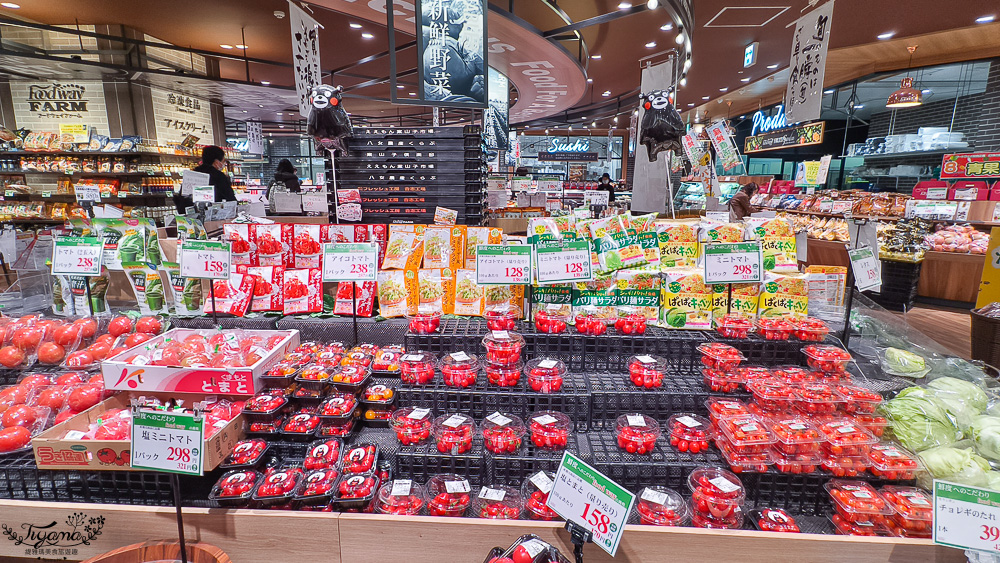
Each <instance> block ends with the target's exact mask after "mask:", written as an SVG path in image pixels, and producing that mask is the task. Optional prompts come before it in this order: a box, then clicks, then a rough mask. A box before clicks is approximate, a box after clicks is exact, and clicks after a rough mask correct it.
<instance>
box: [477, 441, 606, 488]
mask: <svg viewBox="0 0 1000 563" xmlns="http://www.w3.org/2000/svg"><path fill="white" fill-rule="evenodd" d="M587 444H588V441H587V438H586V434H583V433H577V432H571V433H570V435H569V441H568V442H567V444H566V449H565V450H547V449H544V448H539V447H536V446H535V445H534V444H532V443H531V433H530V432H529V433H528V434H526V435H525V437H524V445H522V446H521V448H520V450H518V451H517V452H515V453H513V454H492V458H493V475H492V482H493V483H497V484H501V485H507V486H509V487H517V488H519V489H520V488H521V485H522V484H523V483H524V480H525V479H527V478H528V477H531V476H532V475H534V474H535V473H538V472H539V471H551V472H552V473H555V472H556V470H557V469H558V468H559V462H560V460H562V458H563V452H565V451H568V452H570V453H572V454H574V455H576V456H577V457H579V458H580V459H582V460H584V461H586V462H588V463H589V462H590V460H591V455H590V448H589V447H587Z"/></svg>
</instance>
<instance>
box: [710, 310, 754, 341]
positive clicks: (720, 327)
mask: <svg viewBox="0 0 1000 563" xmlns="http://www.w3.org/2000/svg"><path fill="white" fill-rule="evenodd" d="M715 330H716V331H718V333H719V334H720V335H721V336H722V337H723V338H746V337H747V335H749V334H750V331H751V330H753V320H752V319H751V318H750V317H747V316H746V315H741V314H739V313H730V314H728V315H723V316H722V318H721V319H719V320H717V321H715Z"/></svg>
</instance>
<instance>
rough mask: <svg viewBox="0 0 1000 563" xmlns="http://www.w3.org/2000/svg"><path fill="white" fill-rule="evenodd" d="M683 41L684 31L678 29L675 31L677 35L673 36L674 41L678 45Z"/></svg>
mask: <svg viewBox="0 0 1000 563" xmlns="http://www.w3.org/2000/svg"><path fill="white" fill-rule="evenodd" d="M683 42H684V32H683V31H678V32H677V37H674V43H677V44H678V45H680V44H681V43H683Z"/></svg>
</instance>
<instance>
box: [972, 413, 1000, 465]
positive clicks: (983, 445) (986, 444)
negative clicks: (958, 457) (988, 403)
mask: <svg viewBox="0 0 1000 563" xmlns="http://www.w3.org/2000/svg"><path fill="white" fill-rule="evenodd" d="M969 431H970V433H971V434H972V443H973V444H975V446H976V451H977V452H979V455H981V456H983V457H985V458H986V459H992V460H996V461H1000V417H996V416H988V415H980V416H977V417H974V418H973V419H972V421H971V422H970V424H969Z"/></svg>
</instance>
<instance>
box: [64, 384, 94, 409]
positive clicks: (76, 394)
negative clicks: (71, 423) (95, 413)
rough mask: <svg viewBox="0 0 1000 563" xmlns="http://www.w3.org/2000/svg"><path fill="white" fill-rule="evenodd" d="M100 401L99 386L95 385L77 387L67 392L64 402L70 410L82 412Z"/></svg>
mask: <svg viewBox="0 0 1000 563" xmlns="http://www.w3.org/2000/svg"><path fill="white" fill-rule="evenodd" d="M100 401H101V388H100V387H98V386H96V385H85V386H83V387H78V388H76V389H74V390H73V392H72V393H70V394H69V398H68V399H67V400H66V404H68V405H69V408H70V410H72V411H76V412H83V411H85V410H87V409H89V408H90V407H92V406H94V405H96V404H97V403H99V402H100Z"/></svg>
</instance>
